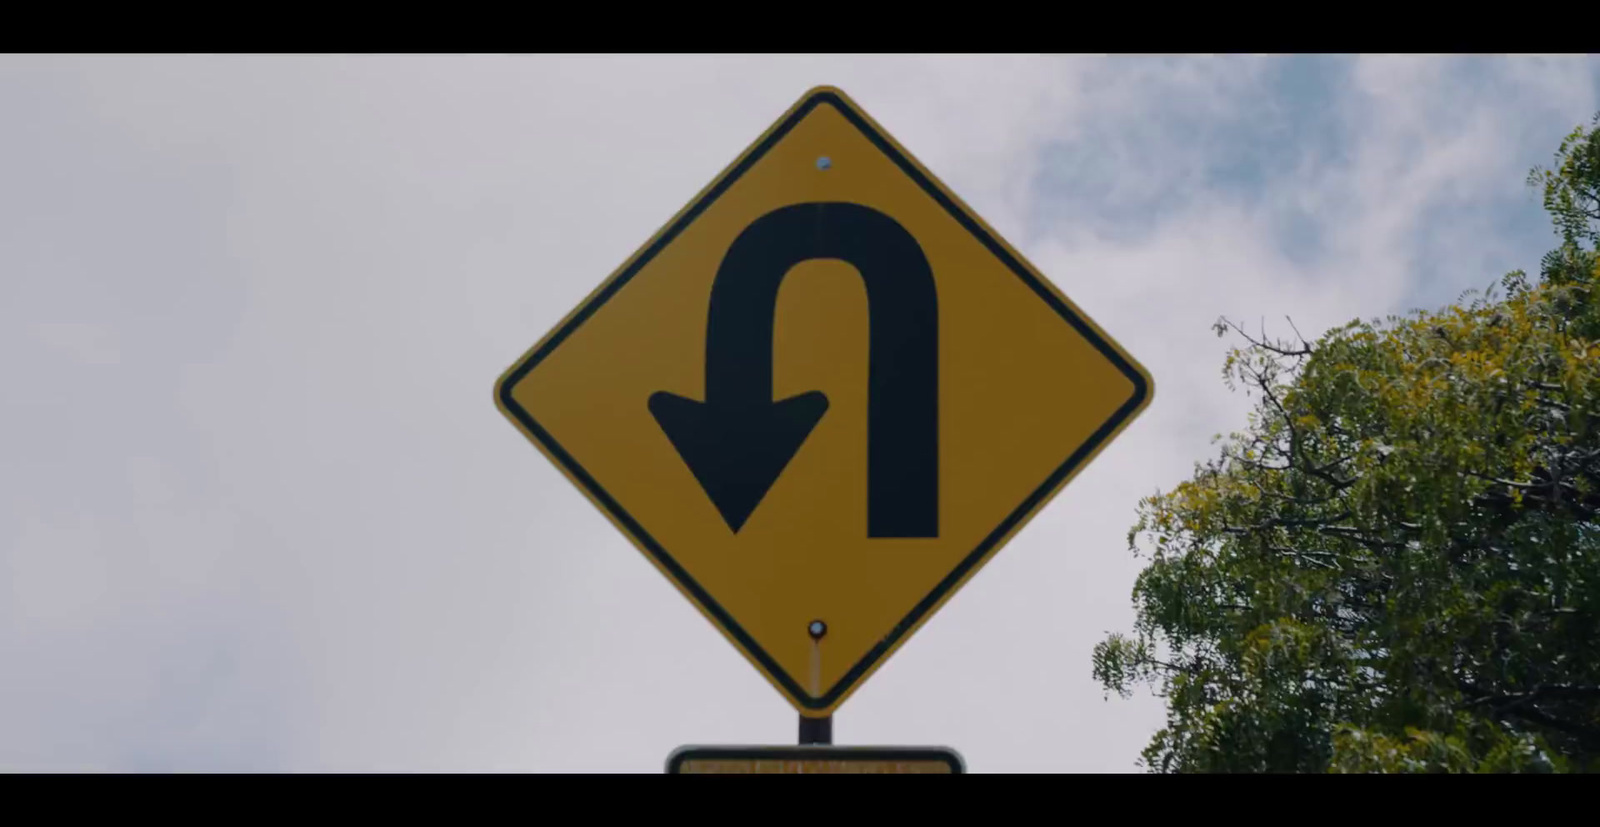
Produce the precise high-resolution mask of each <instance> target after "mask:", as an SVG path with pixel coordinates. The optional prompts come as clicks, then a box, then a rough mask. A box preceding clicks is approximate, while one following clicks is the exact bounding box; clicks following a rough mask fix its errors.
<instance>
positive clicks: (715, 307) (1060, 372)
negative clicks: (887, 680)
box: [495, 87, 1153, 717]
mask: <svg viewBox="0 0 1600 827" xmlns="http://www.w3.org/2000/svg"><path fill="white" fill-rule="evenodd" d="M1152 390H1153V387H1152V383H1151V380H1150V378H1149V375H1148V374H1147V373H1146V372H1145V371H1144V369H1143V368H1142V367H1140V366H1139V365H1138V363H1136V362H1135V361H1134V360H1133V359H1132V358H1131V357H1130V356H1128V354H1126V353H1124V352H1123V350H1122V349H1121V348H1120V347H1119V346H1118V345H1117V344H1116V343H1115V342H1113V341H1111V339H1110V337H1108V336H1107V335H1106V334H1105V333H1103V332H1102V331H1101V330H1100V329H1099V328H1098V327H1096V326H1095V325H1094V323H1093V322H1090V321H1089V320H1088V319H1087V318H1086V317H1085V316H1084V315H1083V314H1082V313H1081V312H1079V311H1078V309H1077V308H1076V307H1074V306H1073V305H1072V303H1071V302H1070V301H1068V300H1067V298H1066V297H1065V296H1063V295H1062V294H1061V293H1060V291H1058V290H1057V289H1056V288H1055V287H1054V286H1052V285H1051V284H1050V283H1049V282H1047V281H1045V279H1044V277H1043V276H1041V275H1040V274H1039V273H1037V272H1036V271H1035V270H1034V269H1033V267H1032V266H1031V265H1029V264H1028V263H1027V262H1026V261H1024V260H1023V258H1022V256H1021V255H1019V254H1018V253H1017V252H1016V251H1015V250H1013V249H1012V248H1011V247H1010V246H1009V245H1008V244H1006V242H1004V241H1002V240H1001V239H1000V238H999V236H998V235H996V234H995V232H994V231H993V230H991V229H990V228H989V227H988V226H986V225H985V224H984V223H983V221H982V220H981V219H979V218H978V217H977V216H976V215H975V214H974V213H973V212H972V211H971V210H970V209H968V208H967V207H966V206H965V205H964V204H962V203H961V201H960V200H959V199H957V198H956V197H955V195H953V194H952V193H951V192H950V191H949V190H948V189H947V188H945V186H944V185H943V184H941V183H940V182H939V181H938V180H937V179H935V178H934V177H933V175H932V174H931V173H929V172H928V171H927V170H926V169H924V168H923V167H922V165H921V164H919V163H918V162H917V161H916V160H914V159H913V158H912V157H911V155H910V153H908V152H906V151H905V150H904V149H903V148H901V147H900V145H899V144H898V143H896V142H895V141H894V140H893V139H892V138H890V137H889V136H888V135H887V134H886V133H885V132H884V131H883V130H882V129H881V128H880V127H879V126H878V125H877V124H876V123H874V122H873V121H872V120H871V119H870V118H868V117H867V116H866V115H865V114H864V113H863V112H862V111H861V110H860V109H859V108H858V107H857V106H856V105H855V104H854V103H853V102H852V101H851V100H850V99H849V98H847V97H846V96H845V95H844V93H842V92H840V91H839V90H837V89H832V88H827V87H823V88H818V89H815V90H812V91H811V92H810V93H808V94H807V95H806V96H805V97H804V98H802V99H801V100H800V102H799V103H797V104H796V105H795V106H794V107H793V108H792V109H791V110H790V111H789V112H788V113H787V114H785V115H784V116H783V118H782V119H780V120H779V121H778V123H777V124H776V125H774V126H773V127H772V128H771V129H770V130H768V131H767V133H766V134H765V135H763V136H761V138H760V139H759V140H757V141H756V143H755V144H754V145H753V146H751V147H750V148H749V149H748V150H746V151H745V153H744V154H743V155H742V156H741V157H740V158H739V159H738V160H737V161H735V162H734V164H733V165H732V166H730V167H729V168H728V169H727V170H725V171H724V172H723V173H722V175H721V176H719V177H718V178H717V179H716V180H715V181H714V182H712V184H711V185H710V186H709V187H707V188H706V189H705V190H704V191H703V192H702V193H701V194H700V195H699V197H698V198H696V199H695V200H694V201H693V202H692V203H691V204H690V205H689V206H688V207H686V208H685V209H684V210H683V212H681V213H679V214H678V215H677V216H676V217H675V218H673V219H672V221H671V222H670V223H669V224H667V226H666V227H665V228H663V229H662V230H661V231H660V232H659V233H657V235H656V237H655V238H653V239H651V240H650V241H649V242H648V243H647V244H645V246H644V247H643V248H642V249H640V250H639V251H638V252H637V253H635V254H634V256H633V258H631V259H629V260H628V261H627V263H625V264H624V265H623V266H622V268H621V269H619V270H618V271H617V272H616V273H614V274H612V276H611V277H610V278H609V279H607V280H606V281H605V283H604V284H602V285H601V286H600V287H599V289H597V290H596V291H595V292H594V293H593V294H592V295H591V296H590V297H589V298H588V300H586V301H585V302H584V303H583V304H582V305H581V306H579V307H578V308H577V309H576V310H574V311H573V312H572V313H571V314H570V315H568V316H567V318H565V319H563V320H562V321H561V323H560V324H559V325H557V326H556V328H555V329H554V330H553V331H551V332H550V333H549V334H548V335H547V336H546V337H545V338H544V340H543V341H541V342H539V343H538V344H537V345H536V346H534V348H533V349H532V350H530V351H529V352H528V353H527V354H526V355H525V356H523V358H522V359H521V360H519V361H518V362H517V363H516V364H515V365H513V366H512V367H511V368H510V369H509V370H508V371H506V373H505V374H504V376H502V377H501V379H500V382H499V384H498V385H497V386H496V392H495V398H496V402H497V404H498V405H499V406H500V409H501V410H502V411H503V412H504V413H505V414H506V416H507V417H509V418H510V419H511V421H512V422H514V423H515V424H516V425H517V427H518V428H520V429H521V430H522V431H523V433H525V434H526V435H527V436H528V437H529V438H530V439H531V440H532V441H533V443H534V444H535V445H536V446H538V448H539V449H540V450H541V451H542V452H544V454H545V455H546V456H547V457H548V458H549V459H550V460H551V461H552V462H554V463H555V464H556V465H557V466H558V467H559V468H560V469H561V470H562V471H563V472H564V473H565V474H566V475H567V477H568V478H569V479H571V480H572V482H573V483H574V484H575V485H577V486H578V488H580V489H581V490H582V491H583V492H584V493H585V494H587V495H588V496H589V498H590V499H591V500H592V501H593V502H594V503H595V505H596V506H598V507H599V508H600V509H601V510H602V511H603V512H605V514H606V515H607V516H608V517H610V518H611V520H612V522H614V523H615V524H616V526H617V527H618V528H619V529H621V530H622V531H623V533H625V534H626V535H628V537H629V538H631V539H632V540H633V542H634V543H635V544H636V545H637V546H638V547H639V548H640V549H641V550H642V551H643V552H644V553H645V554H646V556H648V557H649V558H650V559H651V560H652V561H653V562H654V563H655V564H656V565H657V566H658V567H659V568H660V569H661V571H662V572H663V573H664V574H665V575H666V576H667V577H668V578H670V579H671V580H672V581H673V582H674V583H675V584H677V586H678V587H679V589H681V590H682V591H683V593H684V594H685V595H686V596H687V597H688V598H689V599H690V600H691V601H693V602H694V603H695V604H696V605H697V606H698V607H699V608H700V610H701V611H702V612H704V613H705V615H706V616H707V617H708V618H709V619H710V620H711V621H712V622H713V623H715V624H716V625H717V626H718V627H720V628H721V629H722V631H723V632H724V633H725V634H726V635H727V637H728V639H729V640H730V641H732V642H733V644H734V645H735V646H737V647H738V648H739V649H740V651H742V652H743V653H744V654H745V656H746V657H748V658H749V659H750V661H751V662H752V663H754V664H755V665H756V666H757V668H759V669H760V670H761V671H762V672H763V673H765V674H766V676H767V677H768V678H769V679H770V680H771V681H772V683H773V684H774V685H775V686H776V687H777V688H778V689H779V690H780V691H781V692H782V693H783V694H784V695H785V696H787V697H788V698H789V699H790V701H791V702H792V703H793V704H794V705H795V706H796V707H797V708H798V709H799V710H800V712H801V714H802V715H806V716H811V717H818V716H824V715H828V714H831V713H832V711H833V710H834V709H835V708H837V707H838V706H839V704H840V703H842V702H843V701H844V699H845V698H846V697H847V696H848V695H849V694H850V693H851V692H852V691H853V690H854V689H855V688H856V687H858V686H860V684H861V682H862V681H863V680H864V679H865V678H866V677H867V676H868V675H869V674H871V673H872V671H873V670H875V669H876V668H877V667H878V666H879V665H881V664H882V663H883V661H884V659H885V658H887V657H888V656H889V655H890V654H891V653H893V652H894V651H895V649H896V648H898V647H899V646H900V645H901V644H903V643H904V642H905V641H906V639H907V638H908V637H909V636H910V635H911V634H912V633H913V632H914V631H915V630H916V629H917V628H918V627H919V626H920V625H921V624H922V623H924V622H925V621H926V620H927V619H928V618H929V617H930V616H931V615H932V614H933V612H935V611H936V610H937V609H938V608H939V606H940V605H942V604H943V603H944V601H945V600H947V599H949V597H950V595H951V594H953V593H954V592H955V591H956V590H957V589H958V588H960V586H961V585H962V584H963V583H964V582H965V581H966V580H967V579H968V578H970V577H971V576H972V575H973V573H974V572H976V571H977V570H978V568H979V567H980V566H982V565H983V564H984V562H985V561H987V560H988V559H989V558H990V557H991V556H992V555H993V554H994V553H995V552H996V551H997V550H999V548H1000V547H1001V546H1002V545H1003V544H1004V543H1005V542H1006V541H1007V540H1008V539H1009V538H1010V537H1011V536H1012V535H1014V534H1015V533H1016V532H1017V530H1018V529H1020V528H1021V527H1022V526H1023V524H1025V523H1026V522H1027V521H1028V520H1029V519H1030V518H1031V517H1032V516H1033V515H1034V514H1035V513H1037V512H1038V510H1039V509H1040V508H1041V507H1042V506H1043V505H1044V504H1045V503H1046V502H1048V501H1049V499H1050V498H1051V497H1052V496H1054V495H1055V494H1056V492H1057V491H1059V490H1060V489H1061V487H1062V486H1063V485H1064V484H1066V482H1067V481H1068V480H1069V479H1070V478H1071V477H1072V476H1073V475H1074V474H1075V473H1077V472H1078V471H1079V470H1081V469H1082V468H1083V466H1084V465H1085V464H1086V463H1087V462H1088V461H1089V460H1090V459H1091V458H1093V456H1094V455H1095V454H1096V453H1097V452H1098V451H1099V450H1100V449H1101V448H1103V447H1104V446H1105V445H1106V444H1107V442H1109V441H1110V440H1111V439H1112V437H1114V436H1115V435H1116V434H1117V433H1118V432H1119V431H1121V430H1122V428H1124V427H1125V426H1126V425H1127V424H1128V422H1129V421H1130V420H1132V419H1133V417H1134V416H1136V415H1137V414H1138V413H1139V412H1140V411H1141V410H1143V408H1144V407H1145V406H1146V405H1147V404H1149V401H1150V397H1151V392H1152Z"/></svg>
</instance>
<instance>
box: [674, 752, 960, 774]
mask: <svg viewBox="0 0 1600 827" xmlns="http://www.w3.org/2000/svg"><path fill="white" fill-rule="evenodd" d="M687 761H942V762H944V763H945V764H946V765H948V766H949V767H950V774H951V775H965V774H966V772H967V763H966V761H964V760H962V758H961V753H959V752H956V751H955V750H953V749H950V748H949V747H838V746H829V745H818V746H784V747H693V746H690V747H678V748H677V749H675V750H673V751H672V754H671V755H669V756H667V774H668V775H693V774H698V773H685V772H683V765H684V763H685V762H687ZM836 774H837V773H836Z"/></svg>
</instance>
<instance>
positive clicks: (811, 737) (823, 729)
mask: <svg viewBox="0 0 1600 827" xmlns="http://www.w3.org/2000/svg"><path fill="white" fill-rule="evenodd" d="M832 743H833V717H832V716H829V717H827V718H807V717H806V716H804V715H801V716H800V745H801V746H807V745H809V744H824V745H827V744H832Z"/></svg>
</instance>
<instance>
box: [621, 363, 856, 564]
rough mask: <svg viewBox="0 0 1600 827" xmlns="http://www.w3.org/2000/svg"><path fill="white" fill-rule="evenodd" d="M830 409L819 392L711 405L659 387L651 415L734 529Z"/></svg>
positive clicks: (745, 518) (751, 510) (651, 405)
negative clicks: (767, 400)
mask: <svg viewBox="0 0 1600 827" xmlns="http://www.w3.org/2000/svg"><path fill="white" fill-rule="evenodd" d="M827 410H828V397H826V396H824V395H823V394H822V392H821V391H811V392H810V393H802V394H800V395H799V396H792V397H790V398H788V399H785V400H783V401H781V402H772V403H765V404H757V405H754V406H750V405H737V406H735V405H727V404H722V405H713V404H711V403H708V402H696V401H695V400H693V399H687V398H685V397H682V396H678V395H677V394H672V393H667V392H666V391H660V392H658V393H655V394H652V395H651V396H650V413H652V414H654V415H655V418H656V422H657V423H658V424H660V425H661V430H663V431H665V432H666V434H667V439H670V440H672V445H673V447H675V448H677V449H678V454H679V456H682V457H683V461H684V464H686V465H688V466H689V470H690V471H691V472H693V473H694V476H695V478H696V479H698V480H699V481H700V487H701V488H704V489H705V491H706V496H708V497H710V498H711V502H712V504H714V505H715V506H716V507H717V510H718V511H720V512H722V519H723V520H726V521H727V523H728V527H729V528H731V529H733V530H734V532H735V533H738V531H739V529H740V528H742V527H744V523H745V520H747V519H749V518H750V513H751V512H753V511H755V510H756V506H757V505H759V504H760V503H761V498H762V497H765V496H766V495H767V490H768V489H770V488H772V484H773V483H774V482H777V481H778V475H779V474H782V473H783V469H784V468H786V467H787V466H788V465H789V460H790V459H792V458H793V457H794V455H795V452H796V451H798V450H800V445H801V443H803V442H805V441H806V437H808V436H810V435H811V429H812V428H814V427H816V425H817V421H818V420H820V419H822V415H823V413H825V412H827Z"/></svg>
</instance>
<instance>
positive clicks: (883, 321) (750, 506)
mask: <svg viewBox="0 0 1600 827" xmlns="http://www.w3.org/2000/svg"><path fill="white" fill-rule="evenodd" d="M812 259H840V260H842V261H845V262H847V263H849V264H851V265H853V266H854V267H855V268H856V270H857V271H858V272H859V273H860V274H861V278H862V280H863V281H864V282H865V283H866V287H867V305H868V321H869V324H870V325H871V330H870V333H869V338H870V344H869V347H868V351H869V352H868V354H867V358H868V367H867V372H868V380H867V536H868V537H937V536H939V306H938V296H937V293H936V292H935V289H934V282H933V270H932V269H931V268H930V267H929V266H928V259H927V257H926V256H924V255H923V254H922V248H921V246H919V245H918V244H917V240H916V239H915V238H912V236H911V234H910V233H909V232H906V230H905V228H904V227H901V226H900V224H899V222H897V221H895V220H894V219H893V218H890V217H889V216H887V215H885V214H883V213H881V212H878V211H877V210H874V209H872V208H870V207H864V206H861V205H860V204H847V203H835V202H826V203H809V204H794V205H792V206H788V207H783V208H781V209H778V210H774V211H773V212H770V213H767V214H766V215H764V216H762V217H761V218H758V219H756V220H755V221H754V222H753V223H751V225H750V226H749V227H746V228H745V230H744V232H742V233H740V234H739V237H738V238H737V239H735V240H734V242H733V245H732V246H730V247H729V248H728V252H727V255H726V256H724V258H723V260H722V264H721V266H720V267H719V268H718V269H717V277H716V281H715V282H714V283H713V284H712V287H711V306H710V313H709V318H708V320H707V324H706V399H705V401H704V402H699V401H696V400H693V399H688V398H685V397H682V396H678V395H676V394H673V393H668V392H667V391H659V392H657V393H655V394H653V395H651V397H650V412H651V413H652V414H654V415H655V418H656V422H657V423H659V424H660V425H661V430H663V431H665V432H666V435H667V438H668V439H670V440H671V441H672V444H673V446H674V447H676V448H677V449H678V454H679V455H680V456H682V457H683V461H684V462H685V463H686V464H687V465H688V466H689V470H690V471H691V472H693V473H694V475H695V478H696V479H698V480H699V481H700V485H701V487H703V488H704V489H705V491H706V495H707V496H709V497H710V498H711V501H712V503H714V504H715V505H716V507H717V510H718V511H720V512H721V513H722V518H723V519H724V520H726V521H727V523H728V527H729V528H731V529H733V530H734V531H735V532H737V531H739V529H740V528H742V527H743V526H744V524H745V521H746V520H748V519H749V517H750V514H751V512H753V511H755V509H756V506H757V505H759V504H760V502H761V500H762V498H763V497H765V496H766V495H767V491H768V490H769V489H770V488H771V487H772V484H773V483H774V482H776V481H777V479H778V475H780V474H782V473H783V469H784V468H785V467H787V466H788V464H789V460H790V459H792V458H793V457H794V454H795V452H796V451H798V450H800V445H801V444H802V443H804V442H805V440H806V437H808V436H810V435H811V430H812V428H814V427H816V424H817V422H818V420H820V419H821V418H822V415H823V414H824V413H826V412H827V410H828V398H827V397H826V396H824V395H823V394H822V392H821V391H810V392H808V393H803V394H800V395H799V396H793V397H790V398H788V399H784V400H782V401H774V400H773V398H772V335H773V325H774V323H775V317H776V312H777V305H778V288H779V287H780V286H782V284H783V279H784V276H786V275H787V274H788V272H789V270H790V269H791V268H793V267H794V266H795V265H796V264H799V263H801V262H803V261H809V260H812Z"/></svg>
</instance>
